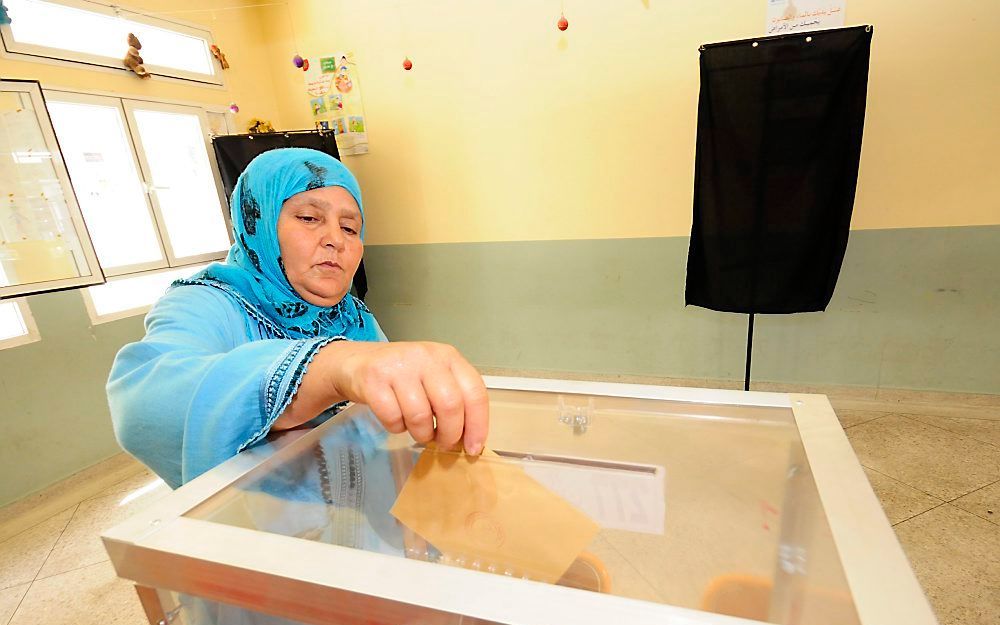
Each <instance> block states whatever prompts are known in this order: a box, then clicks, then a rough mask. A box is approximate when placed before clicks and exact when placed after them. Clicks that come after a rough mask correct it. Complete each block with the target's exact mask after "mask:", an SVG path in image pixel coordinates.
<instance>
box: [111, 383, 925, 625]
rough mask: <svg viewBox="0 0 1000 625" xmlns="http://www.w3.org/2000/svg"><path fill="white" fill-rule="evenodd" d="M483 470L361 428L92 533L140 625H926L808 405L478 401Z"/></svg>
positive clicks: (660, 391)
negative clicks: (483, 412) (482, 412)
mask: <svg viewBox="0 0 1000 625" xmlns="http://www.w3.org/2000/svg"><path fill="white" fill-rule="evenodd" d="M487 386H488V387H489V388H490V418H491V426H490V435H489V439H488V441H487V449H488V450H487V452H485V453H484V454H483V455H482V456H481V457H478V458H471V457H468V456H466V455H464V454H462V453H461V452H460V451H458V452H457V451H447V450H441V449H437V448H436V447H434V446H433V445H432V444H431V445H427V446H424V445H420V444H417V443H415V442H414V441H413V440H412V439H411V438H410V437H409V435H407V434H401V435H394V434H388V433H386V432H385V431H384V430H383V429H382V428H381V426H380V425H379V424H378V422H377V420H376V419H375V418H374V416H373V415H372V414H371V412H370V411H369V410H368V409H367V407H365V406H362V405H351V406H349V407H348V408H346V409H345V410H343V411H342V412H341V413H339V414H338V415H336V416H335V417H332V418H330V419H329V420H327V421H325V422H324V423H322V424H321V425H319V426H317V427H315V428H312V429H304V430H295V431H291V432H286V433H281V434H280V435H276V436H273V437H272V439H271V440H270V441H269V442H268V443H267V444H264V445H261V446H257V447H254V448H252V449H250V450H248V451H246V452H244V453H242V454H240V455H238V456H237V457H235V458H232V459H230V460H229V461H227V462H225V463H224V464H222V465H220V466H218V467H216V468H215V469H213V470H211V471H209V472H208V473H206V474H204V475H202V476H201V477H199V478H197V479H195V480H194V481H192V482H190V483H188V484H186V485H184V486H183V487H181V488H180V489H178V490H177V491H176V492H174V493H172V494H171V495H169V496H168V497H166V498H165V499H163V500H162V501H160V502H157V503H156V504H153V506H152V507H150V508H149V509H147V510H145V511H143V512H142V513H141V514H139V515H137V516H136V517H133V518H131V519H129V520H128V521H126V522H125V523H122V524H121V525H119V526H117V527H115V528H113V529H111V530H109V531H108V532H106V533H105V535H104V542H105V545H106V547H107V549H108V552H109V554H110V556H111V560H112V562H113V564H114V566H115V568H116V570H117V572H118V574H119V575H120V576H121V577H123V578H125V579H128V580H131V581H133V582H134V583H135V584H136V588H137V591H138V594H139V597H140V599H141V600H142V603H143V606H144V608H145V610H146V614H147V616H148V617H149V619H150V622H151V623H154V624H156V623H163V624H166V623H183V624H185V625H202V624H210V623H211V624H220V625H223V624H226V625H228V624H230V623H240V624H256V623H269V624H270V623H275V624H276V623H314V624H321V623H336V624H358V625H360V624H377V625H382V624H384V625H425V624H426V625H446V624H447V625H465V624H471V623H476V624H480V623H507V624H512V625H555V624H561V623H572V624H574V625H577V624H598V623H599V624H601V625H604V624H610V623H627V624H632V623H650V624H652V623H656V624H665V623H678V624H695V623H717V624H726V623H730V624H737V623H744V624H747V623H775V624H780V625H798V624H801V625H853V624H859V625H875V624H886V625H888V624H898V623H906V624H907V625H922V624H928V625H930V624H933V623H936V621H935V619H934V616H933V613H932V612H931V609H930V607H929V604H928V602H927V600H926V598H925V597H924V594H923V592H922V591H921V589H920V586H919V584H918V583H917V581H916V578H915V577H914V574H913V572H912V570H911V568H910V566H909V564H908V563H907V560H906V558H905V556H904V554H903V552H902V550H901V548H900V546H899V543H898V542H897V540H896V538H895V534H894V533H893V531H892V528H891V527H890V525H889V522H888V520H887V519H886V517H885V515H884V513H883V512H882V508H881V506H880V504H879V502H878V500H877V499H876V497H875V495H874V494H873V492H872V490H871V487H870V486H869V484H868V482H867V479H866V478H865V475H864V473H863V471H862V469H861V466H860V465H859V463H858V461H857V459H856V457H855V456H854V453H853V451H852V449H851V447H850V445H849V443H848V441H847V439H846V437H845V436H844V432H843V429H842V428H841V426H840V424H839V422H838V420H837V417H836V415H835V414H834V412H833V409H832V408H831V407H830V404H829V402H828V401H827V399H826V398H825V397H824V396H821V395H786V394H777V393H744V392H738V391H719V390H709V389H692V388H670V387H656V386H640V385H628V384H606V383H596V382H570V381H559V380H535V379H526V378H487Z"/></svg>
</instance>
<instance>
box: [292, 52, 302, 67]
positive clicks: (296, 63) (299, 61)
mask: <svg viewBox="0 0 1000 625" xmlns="http://www.w3.org/2000/svg"><path fill="white" fill-rule="evenodd" d="M304 63H305V60H304V59H303V58H302V57H301V56H299V55H298V54H296V55H295V56H293V57H292V65H294V66H295V67H302V65H303V64H304Z"/></svg>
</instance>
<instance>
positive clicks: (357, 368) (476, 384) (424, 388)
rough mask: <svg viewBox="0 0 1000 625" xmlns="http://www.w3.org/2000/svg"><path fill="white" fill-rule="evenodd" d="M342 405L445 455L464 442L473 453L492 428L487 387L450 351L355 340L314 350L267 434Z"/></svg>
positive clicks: (437, 346)
mask: <svg viewBox="0 0 1000 625" xmlns="http://www.w3.org/2000/svg"><path fill="white" fill-rule="evenodd" d="M344 400H348V401H354V402H358V403H363V404H367V405H368V407H370V408H371V409H372V412H374V413H375V416H376V417H378V419H379V421H381V422H382V424H383V425H384V426H385V428H386V429H387V430H389V431H390V432H394V433H400V432H403V431H408V432H409V433H410V435H411V436H413V438H414V439H415V440H417V441H419V442H428V441H431V440H434V441H435V442H436V443H437V444H438V445H440V446H442V447H444V448H452V447H455V446H456V445H457V444H458V443H459V442H462V443H463V445H464V447H465V450H466V451H467V452H468V453H472V454H478V453H479V452H480V451H482V449H483V444H484V443H485V440H486V434H487V431H488V429H489V399H488V397H487V395H486V386H485V385H484V384H483V379H482V377H481V376H480V375H479V373H478V372H477V371H476V370H475V369H474V368H473V367H472V365H470V364H469V363H468V361H466V360H465V358H463V357H462V355H461V354H459V353H458V350H456V349H455V348H454V347H451V346H450V345H443V344H440V343H361V342H353V341H339V342H335V343H330V344H328V345H325V346H323V347H322V348H320V349H319V351H318V352H317V353H316V356H315V358H314V360H313V361H312V363H311V364H310V365H309V368H308V370H307V371H306V373H305V374H304V375H303V377H302V382H301V385H300V386H299V389H298V393H297V394H296V395H295V397H294V398H293V399H292V401H291V403H290V404H289V405H288V407H287V408H286V409H285V411H284V412H283V413H282V415H281V416H280V417H278V419H277V420H276V421H275V422H274V425H273V426H272V428H273V429H287V428H292V427H295V426H297V425H300V424H302V423H305V422H306V421H309V420H311V419H313V418H314V417H316V415H318V414H320V413H321V412H322V411H324V410H326V409H327V408H328V407H330V406H331V405H333V404H335V403H337V402H340V401H344Z"/></svg>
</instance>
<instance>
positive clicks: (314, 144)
mask: <svg viewBox="0 0 1000 625" xmlns="http://www.w3.org/2000/svg"><path fill="white" fill-rule="evenodd" d="M212 147H213V148H214V149H215V158H216V160H217V161H218V162H219V173H220V174H221V175H222V185H223V186H224V187H225V189H226V200H227V201H228V200H229V197H230V196H231V195H232V194H233V189H234V188H235V187H236V181H237V180H238V179H239V177H240V174H242V173H243V170H244V169H246V167H247V165H249V164H250V161H252V160H253V159H254V157H256V156H257V155H258V154H260V153H262V152H266V151H268V150H274V149H277V148H312V149H313V150H319V151H320V152H325V153H327V154H329V155H330V156H332V157H334V158H336V159H337V160H340V152H338V151H337V140H336V137H335V136H334V134H333V133H332V132H321V131H318V130H300V131H295V132H269V133H263V134H252V135H222V136H219V137H214V138H213V139H212ZM354 292H355V293H357V295H358V297H359V298H361V299H362V300H363V299H365V295H367V294H368V277H367V276H366V275H365V261H364V260H362V261H361V264H360V265H358V271H357V272H356V273H355V274H354Z"/></svg>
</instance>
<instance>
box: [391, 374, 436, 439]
mask: <svg viewBox="0 0 1000 625" xmlns="http://www.w3.org/2000/svg"><path fill="white" fill-rule="evenodd" d="M392 390H393V392H394V393H395V394H396V401H398V402H399V407H400V409H401V410H402V412H403V422H404V423H406V430H407V431H408V432H409V433H410V436H412V437H413V440H415V441H417V442H418V443H429V442H430V441H432V440H434V413H433V411H432V410H431V404H430V401H429V400H428V399H427V393H426V392H425V391H424V386H423V384H421V383H420V378H419V377H417V376H415V375H407V376H404V377H399V378H397V379H396V380H394V381H393V383H392Z"/></svg>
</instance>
